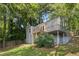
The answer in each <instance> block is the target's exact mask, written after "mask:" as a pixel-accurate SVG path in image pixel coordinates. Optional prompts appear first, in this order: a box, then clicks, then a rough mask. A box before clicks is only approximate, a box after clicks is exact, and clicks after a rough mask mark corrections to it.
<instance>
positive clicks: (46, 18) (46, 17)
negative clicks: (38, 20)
mask: <svg viewBox="0 0 79 59" xmlns="http://www.w3.org/2000/svg"><path fill="white" fill-rule="evenodd" d="M48 17H49V16H48V13H45V14H44V15H43V17H42V19H43V22H46V21H48V20H49V18H48Z"/></svg>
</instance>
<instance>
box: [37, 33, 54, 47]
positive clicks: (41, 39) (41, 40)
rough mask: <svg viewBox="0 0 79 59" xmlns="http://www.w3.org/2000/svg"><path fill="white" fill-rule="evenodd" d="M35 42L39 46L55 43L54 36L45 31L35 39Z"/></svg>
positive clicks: (48, 45)
mask: <svg viewBox="0 0 79 59" xmlns="http://www.w3.org/2000/svg"><path fill="white" fill-rule="evenodd" d="M35 43H36V44H37V46H38V47H52V45H53V44H54V36H53V35H51V34H48V33H43V34H40V35H39V36H38V38H37V39H35Z"/></svg>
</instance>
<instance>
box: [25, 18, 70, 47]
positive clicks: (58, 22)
mask: <svg viewBox="0 0 79 59" xmlns="http://www.w3.org/2000/svg"><path fill="white" fill-rule="evenodd" d="M66 25H67V24H66V23H65V19H64V18H63V17H56V18H54V19H52V20H49V21H47V22H45V23H41V24H39V25H37V26H27V31H26V42H27V43H30V44H32V43H34V39H35V38H37V37H38V35H39V34H40V33H41V32H47V33H49V34H53V35H54V37H55V38H54V39H55V40H54V44H55V45H59V44H66V43H68V42H69V40H70V39H71V37H70V36H69V32H68V31H66Z"/></svg>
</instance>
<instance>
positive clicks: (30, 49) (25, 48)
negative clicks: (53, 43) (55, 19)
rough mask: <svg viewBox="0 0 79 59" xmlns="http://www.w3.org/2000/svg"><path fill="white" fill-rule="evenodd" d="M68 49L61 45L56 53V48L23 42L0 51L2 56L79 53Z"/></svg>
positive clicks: (68, 54)
mask: <svg viewBox="0 0 79 59" xmlns="http://www.w3.org/2000/svg"><path fill="white" fill-rule="evenodd" d="M66 51H67V48H65V47H64V46H60V47H59V48H58V50H57V53H56V49H55V48H37V47H34V46H32V45H27V44H23V45H20V46H19V47H16V48H13V49H9V50H7V51H0V56H55V54H56V55H58V56H64V55H67V56H70V55H74V56H76V55H79V52H78V53H77V54H72V53H70V52H66Z"/></svg>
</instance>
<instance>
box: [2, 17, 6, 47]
mask: <svg viewBox="0 0 79 59" xmlns="http://www.w3.org/2000/svg"><path fill="white" fill-rule="evenodd" d="M3 34H4V35H3V36H4V38H3V48H5V39H6V16H4V31H3Z"/></svg>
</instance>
